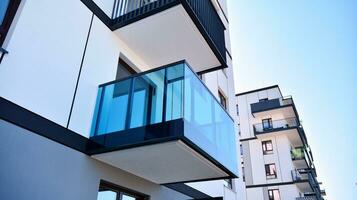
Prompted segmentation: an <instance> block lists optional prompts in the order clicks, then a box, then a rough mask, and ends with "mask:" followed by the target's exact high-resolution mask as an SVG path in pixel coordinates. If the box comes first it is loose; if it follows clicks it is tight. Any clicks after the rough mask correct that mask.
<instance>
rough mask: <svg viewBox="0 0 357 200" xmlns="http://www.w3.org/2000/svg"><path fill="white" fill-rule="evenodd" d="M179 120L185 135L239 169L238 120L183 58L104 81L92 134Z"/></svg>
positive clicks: (216, 157)
mask: <svg viewBox="0 0 357 200" xmlns="http://www.w3.org/2000/svg"><path fill="white" fill-rule="evenodd" d="M177 119H182V120H183V123H184V133H183V135H184V137H185V138H187V139H188V140H190V141H191V142H193V143H194V144H196V145H197V146H198V147H199V148H201V149H202V150H203V151H205V152H207V153H208V154H209V155H210V156H212V157H213V158H214V159H216V160H217V161H219V162H220V163H222V164H223V165H224V166H226V167H227V168H228V169H229V170H231V171H232V172H237V171H238V169H237V166H236V165H237V161H236V159H237V156H236V143H235V128H234V122H233V120H232V119H231V118H230V116H229V115H228V114H227V112H226V111H225V109H224V108H223V107H222V106H221V104H220V103H219V102H218V101H217V99H216V98H215V97H214V96H213V95H212V94H211V93H210V91H209V90H208V89H207V88H206V86H205V85H204V84H203V83H202V82H201V80H200V79H199V78H198V77H197V76H196V74H195V73H194V72H193V71H192V70H191V69H190V68H189V67H188V66H187V65H186V64H185V63H183V62H181V63H179V64H173V65H171V66H168V67H166V68H160V69H158V70H156V71H151V72H148V73H143V74H139V75H136V76H132V77H129V78H128V79H125V80H122V81H119V82H115V83H112V84H108V85H104V86H101V87H100V89H99V97H98V103H97V107H96V114H95V118H94V122H93V123H94V125H93V127H94V131H93V133H92V135H94V136H95V135H101V134H105V133H113V132H116V131H122V130H127V129H131V128H138V127H145V126H147V125H152V124H157V123H162V122H168V121H171V120H177Z"/></svg>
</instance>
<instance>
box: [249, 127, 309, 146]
mask: <svg viewBox="0 0 357 200" xmlns="http://www.w3.org/2000/svg"><path fill="white" fill-rule="evenodd" d="M255 135H256V137H257V138H264V137H270V136H271V135H286V136H287V137H288V138H289V140H290V142H291V144H292V146H294V147H298V146H303V144H304V143H303V140H302V138H301V137H300V133H299V127H290V128H281V129H279V128H275V129H271V130H266V131H264V132H260V133H255Z"/></svg>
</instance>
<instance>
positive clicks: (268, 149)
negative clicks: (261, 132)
mask: <svg viewBox="0 0 357 200" xmlns="http://www.w3.org/2000/svg"><path fill="white" fill-rule="evenodd" d="M262 147H263V154H264V155H267V154H272V153H273V143H272V141H271V140H267V141H262Z"/></svg>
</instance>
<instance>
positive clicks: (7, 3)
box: [0, 0, 21, 47]
mask: <svg viewBox="0 0 357 200" xmlns="http://www.w3.org/2000/svg"><path fill="white" fill-rule="evenodd" d="M20 1H21V0H0V47H1V46H2V44H3V43H4V40H5V36H6V34H7V32H8V31H9V28H10V25H11V23H12V21H13V19H14V17H15V14H16V11H17V8H18V7H19V4H20Z"/></svg>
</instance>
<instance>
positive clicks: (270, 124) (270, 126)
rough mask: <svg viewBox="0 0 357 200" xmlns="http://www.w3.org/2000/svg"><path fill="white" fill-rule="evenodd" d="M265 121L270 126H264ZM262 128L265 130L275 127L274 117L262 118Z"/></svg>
mask: <svg viewBox="0 0 357 200" xmlns="http://www.w3.org/2000/svg"><path fill="white" fill-rule="evenodd" d="M265 122H268V125H269V127H264V124H265ZM262 128H263V131H266V130H271V129H273V119H272V118H265V119H262Z"/></svg>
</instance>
